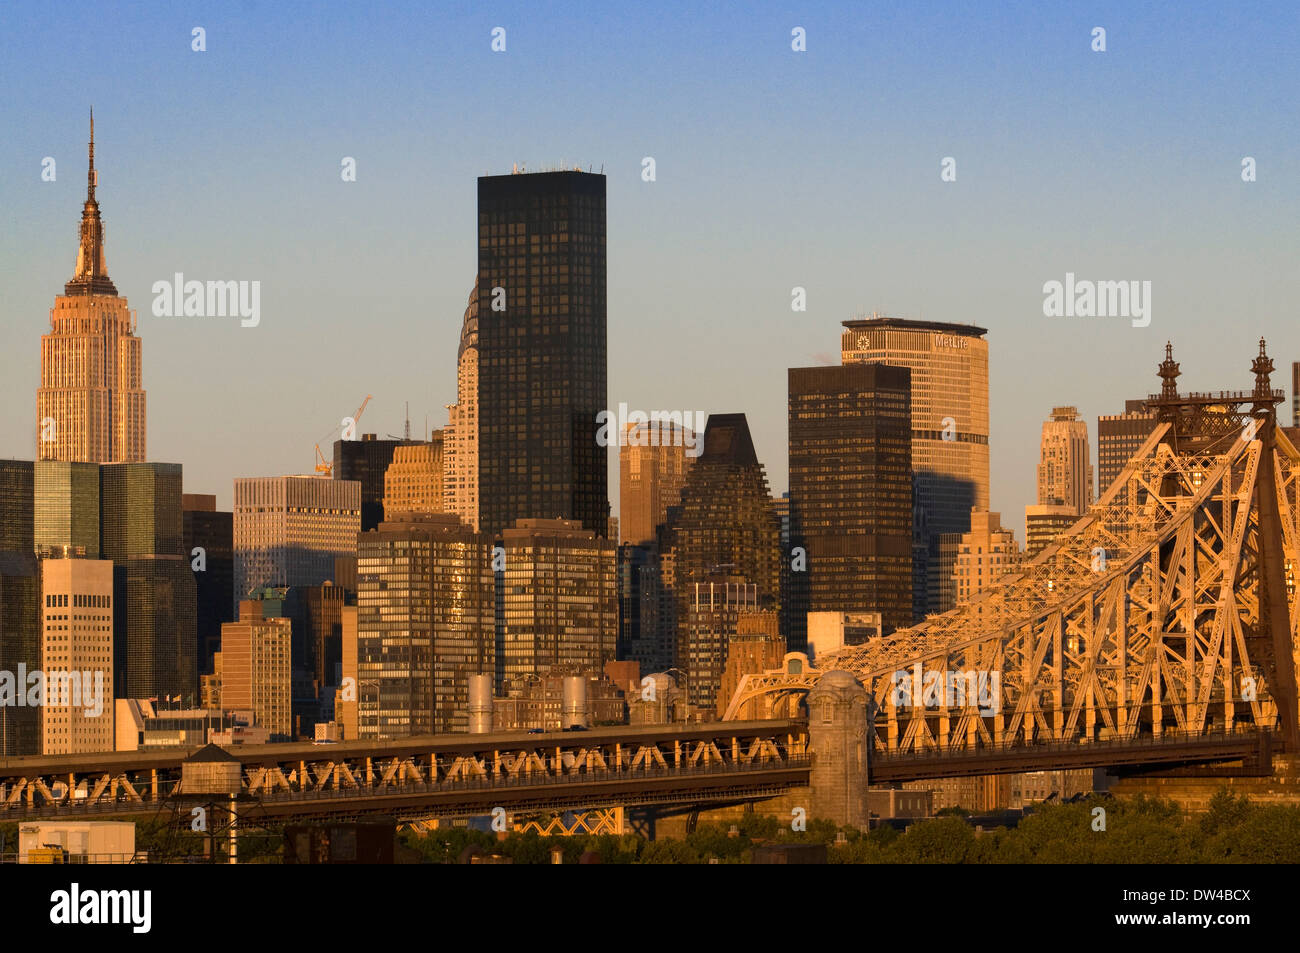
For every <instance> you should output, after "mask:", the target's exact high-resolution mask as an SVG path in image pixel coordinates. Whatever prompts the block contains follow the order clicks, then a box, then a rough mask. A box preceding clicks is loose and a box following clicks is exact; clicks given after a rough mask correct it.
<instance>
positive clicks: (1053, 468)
mask: <svg viewBox="0 0 1300 953" xmlns="http://www.w3.org/2000/svg"><path fill="white" fill-rule="evenodd" d="M1038 502H1039V503H1040V504H1047V503H1052V504H1063V505H1065V506H1068V507H1070V509H1071V510H1073V511H1074V514H1075V515H1076V516H1083V515H1084V514H1085V513H1087V512H1088V507H1089V506H1090V505H1091V504H1092V465H1091V464H1090V463H1089V462H1088V424H1087V423H1086V422H1084V421H1083V420H1082V419H1080V417H1079V411H1078V410H1077V409H1076V408H1074V407H1053V408H1052V418H1051V419H1050V420H1048V421H1046V422H1045V423H1044V424H1043V437H1042V442H1041V443H1040V445H1039V462H1038Z"/></svg>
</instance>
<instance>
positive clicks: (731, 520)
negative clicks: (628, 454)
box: [661, 414, 781, 708]
mask: <svg viewBox="0 0 1300 953" xmlns="http://www.w3.org/2000/svg"><path fill="white" fill-rule="evenodd" d="M780 534H781V527H780V521H779V519H778V517H777V514H776V511H775V510H774V509H773V507H772V499H771V494H770V491H769V489H768V484H767V475H766V473H765V471H764V469H763V465H762V464H761V463H759V462H758V457H757V455H756V454H755V453H754V443H753V440H752V439H751V438H750V435H749V424H748V422H747V421H746V419H745V415H744V414H713V415H712V416H710V417H709V422H708V426H707V427H706V428H705V430H704V452H703V453H702V454H701V455H700V457H699V459H697V460H696V461H695V463H694V464H693V465H692V467H691V472H690V475H689V476H688V477H687V480H686V486H684V487H683V488H682V498H681V504H680V505H679V506H677V507H673V508H672V509H670V510H669V515H668V522H667V525H666V527H665V530H664V533H663V537H662V540H663V541H662V542H661V547H662V551H663V552H664V554H665V556H664V565H663V577H664V583H665V585H667V586H668V587H669V588H670V589H671V591H672V593H673V602H674V605H673V613H674V624H675V637H674V645H673V655H674V657H675V658H676V659H677V660H678V661H677V663H676V664H677V666H678V667H679V668H681V669H683V670H684V671H685V672H687V675H688V678H687V686H686V687H687V691H688V694H689V697H690V700H691V703H692V704H694V705H699V706H702V707H706V708H707V707H712V705H713V701H714V697H715V694H716V692H717V687H718V679H719V678H720V677H721V674H722V664H723V662H724V661H725V659H726V651H727V646H726V642H725V637H726V634H727V630H726V629H725V627H724V628H723V629H721V630H718V632H719V634H720V636H721V637H722V638H723V641H721V642H717V640H716V639H715V637H714V635H713V633H712V632H710V631H704V630H701V629H700V628H699V627H698V626H697V627H696V628H695V629H694V630H692V625H691V622H690V616H689V614H690V613H691V612H692V611H694V612H696V614H697V616H698V613H699V611H700V608H701V604H700V602H699V599H698V598H697V595H698V590H697V585H704V584H709V583H712V582H713V581H715V580H716V578H717V577H718V575H719V574H722V575H723V576H724V577H726V578H731V579H739V580H741V581H742V582H743V583H745V584H748V585H749V586H752V587H753V599H752V600H751V601H749V602H735V603H732V602H726V601H725V599H726V598H729V597H728V596H726V592H727V591H724V602H723V603H722V605H721V607H715V608H720V611H721V608H725V611H727V612H731V611H739V610H740V609H772V610H775V611H777V612H780V608H781V606H780V562H779V560H780V559H781V553H780ZM738 591H740V590H736V589H734V587H733V589H732V590H730V592H738ZM751 603H752V604H751ZM693 639H698V640H700V641H699V644H692V640H693ZM683 662H685V663H686V664H683ZM689 665H694V666H695V667H694V669H692V668H690V667H688V666H689Z"/></svg>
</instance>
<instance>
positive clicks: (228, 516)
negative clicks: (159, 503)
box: [181, 493, 235, 674]
mask: <svg viewBox="0 0 1300 953" xmlns="http://www.w3.org/2000/svg"><path fill="white" fill-rule="evenodd" d="M181 505H182V507H183V509H182V515H183V519H184V532H185V552H186V554H187V556H188V558H189V560H190V569H191V571H193V573H194V588H195V605H196V616H197V620H196V623H197V628H198V649H197V651H198V655H197V658H196V664H197V665H198V670H199V671H200V672H201V673H204V674H211V673H212V656H213V655H214V654H215V653H216V652H220V651H221V625H222V623H223V622H234V621H235V612H234V598H235V525H234V514H233V513H230V512H222V511H220V510H218V509H217V498H216V497H215V496H211V495H208V494H199V493H186V494H184V495H183V496H182V497H181ZM195 549H201V550H202V551H203V552H202V553H201V554H200V553H196V552H195ZM200 556H202V561H199V557H200Z"/></svg>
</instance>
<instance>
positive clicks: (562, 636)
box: [496, 519, 618, 684]
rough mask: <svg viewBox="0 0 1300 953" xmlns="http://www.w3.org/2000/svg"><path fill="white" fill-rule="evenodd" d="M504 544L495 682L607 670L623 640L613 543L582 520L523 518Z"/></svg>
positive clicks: (506, 533)
mask: <svg viewBox="0 0 1300 953" xmlns="http://www.w3.org/2000/svg"><path fill="white" fill-rule="evenodd" d="M501 540H502V544H503V547H504V550H505V552H504V556H505V568H504V569H503V570H502V571H501V572H500V573H499V574H498V577H497V592H498V597H497V613H498V615H497V624H496V639H497V675H498V684H501V683H504V682H505V681H509V680H510V679H514V678H519V677H520V676H523V675H529V674H533V675H539V676H546V675H549V674H559V675H588V674H593V673H596V674H599V673H600V672H602V671H604V669H605V663H606V662H612V661H614V658H615V649H616V647H617V643H618V585H617V581H616V579H615V572H616V561H617V558H616V554H615V546H614V544H613V543H611V542H610V541H609V540H607V539H604V538H602V537H599V536H597V535H596V533H595V532H593V531H592V530H590V529H586V528H585V527H583V526H582V525H581V524H580V523H578V521H577V520H541V519H525V520H518V521H517V522H516V523H515V525H514V526H513V527H511V528H509V529H507V530H505V531H503V532H502V534H501Z"/></svg>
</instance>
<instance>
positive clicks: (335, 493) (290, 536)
mask: <svg viewBox="0 0 1300 953" xmlns="http://www.w3.org/2000/svg"><path fill="white" fill-rule="evenodd" d="M348 443H350V444H352V443H362V441H348ZM386 466H387V464H385V467H386ZM335 472H336V473H337V472H338V471H337V469H336V470H335ZM383 485H384V482H383V472H382V471H381V472H380V474H379V495H378V496H377V497H376V499H382V497H383ZM359 532H361V483H360V482H359V481H357V480H341V479H338V480H329V479H325V478H323V477H314V476H282V477H241V478H237V479H236V480H235V598H236V599H244V598H246V597H247V595H248V593H249V592H251V591H252V590H253V589H256V588H257V587H259V586H316V585H320V584H321V583H323V582H324V581H325V580H327V579H330V578H331V577H332V576H333V574H334V559H335V557H336V556H354V555H355V554H356V551H357V533H359Z"/></svg>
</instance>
